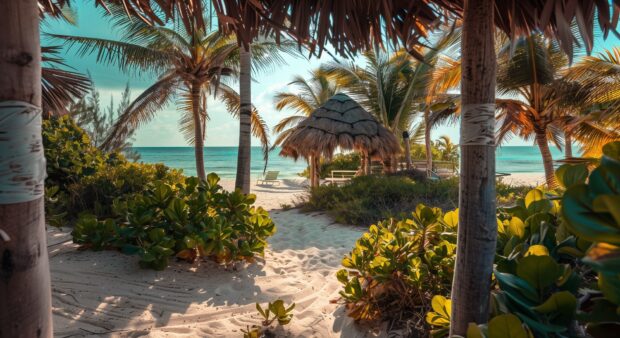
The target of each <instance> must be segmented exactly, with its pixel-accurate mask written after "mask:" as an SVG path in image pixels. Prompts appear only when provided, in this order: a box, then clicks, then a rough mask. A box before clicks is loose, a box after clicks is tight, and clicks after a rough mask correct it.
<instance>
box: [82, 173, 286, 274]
mask: <svg viewBox="0 0 620 338" xmlns="http://www.w3.org/2000/svg"><path fill="white" fill-rule="evenodd" d="M218 182H219V177H218V176H217V175H216V174H214V173H211V174H209V175H208V177H207V180H206V182H202V183H201V182H200V181H199V180H198V179H197V178H195V177H187V178H185V180H184V182H183V183H177V184H175V185H170V184H168V183H166V182H164V181H155V182H152V183H149V184H148V185H147V188H146V189H145V190H144V192H142V193H137V194H134V195H132V196H131V197H130V198H127V199H125V200H120V199H117V200H116V201H115V202H114V204H113V209H114V213H115V215H116V217H114V218H109V219H105V220H98V219H96V217H94V216H93V215H83V216H82V217H81V218H80V219H79V220H78V222H77V224H76V226H75V229H74V230H73V232H72V234H73V240H74V242H75V243H78V244H80V245H82V247H85V248H91V249H94V250H99V249H106V248H115V249H119V250H121V251H122V252H124V253H127V254H138V255H140V265H141V266H142V267H146V268H153V269H157V270H161V269H164V268H165V267H166V266H167V265H168V262H169V259H170V258H172V257H176V258H178V259H181V260H185V261H189V262H194V261H195V260H196V259H198V258H199V257H203V258H210V259H213V260H215V261H216V262H218V263H221V264H226V265H228V264H231V263H232V262H234V261H239V260H245V261H252V260H253V259H254V257H255V255H263V254H264V250H265V248H266V246H267V242H266V239H267V237H269V236H271V235H272V234H273V233H274V232H275V230H276V229H275V225H274V223H273V221H272V220H271V218H270V217H269V214H268V213H267V211H265V210H264V209H262V208H260V207H254V206H252V204H254V202H255V200H256V197H255V196H254V195H251V194H248V195H244V194H243V193H241V192H240V191H234V192H227V191H225V190H223V189H222V187H221V186H220V185H219V184H218Z"/></svg>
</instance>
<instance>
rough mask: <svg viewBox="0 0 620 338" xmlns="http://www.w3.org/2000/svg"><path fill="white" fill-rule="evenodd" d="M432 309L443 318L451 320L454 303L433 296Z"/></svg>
mask: <svg viewBox="0 0 620 338" xmlns="http://www.w3.org/2000/svg"><path fill="white" fill-rule="evenodd" d="M431 307H432V308H433V311H435V312H437V313H438V314H440V315H441V316H443V317H445V318H450V313H451V311H452V301H451V300H450V299H446V297H444V296H440V295H436V296H433V299H432V300H431Z"/></svg>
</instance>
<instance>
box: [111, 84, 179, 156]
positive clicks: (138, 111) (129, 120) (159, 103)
mask: <svg viewBox="0 0 620 338" xmlns="http://www.w3.org/2000/svg"><path fill="white" fill-rule="evenodd" d="M178 87H179V79H178V78H177V75H176V74H175V73H168V74H165V75H164V76H162V77H160V78H159V80H158V81H157V82H155V84H153V85H152V86H150V87H149V88H147V89H146V90H145V91H144V92H142V94H140V96H138V97H137V98H136V99H135V100H134V101H133V102H131V103H130V104H129V106H128V107H127V108H126V109H125V111H124V112H123V113H122V114H121V115H120V116H119V118H118V119H117V121H116V122H115V123H114V126H113V128H112V130H111V132H110V134H109V135H108V137H107V138H106V140H105V141H104V142H103V148H104V149H108V150H113V149H115V148H116V146H117V144H118V143H119V142H122V141H123V140H124V139H125V138H126V136H127V135H131V134H132V133H133V131H134V130H136V129H137V128H139V127H140V126H141V125H143V124H145V123H147V122H149V121H150V120H151V119H153V117H154V116H155V113H156V112H158V111H160V110H161V108H162V107H165V106H166V105H167V104H168V103H170V101H171V99H172V97H173V94H174V92H175V90H177V88H178Z"/></svg>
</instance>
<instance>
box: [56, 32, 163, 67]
mask: <svg viewBox="0 0 620 338" xmlns="http://www.w3.org/2000/svg"><path fill="white" fill-rule="evenodd" d="M49 36H50V37H52V38H54V39H57V40H61V41H63V42H64V44H65V46H67V47H68V49H69V50H71V49H73V48H76V53H77V55H78V56H86V55H90V54H96V57H97V62H102V63H105V64H110V65H116V66H118V67H119V68H120V69H121V70H122V71H125V72H130V71H135V70H138V71H153V72H162V71H166V70H167V69H169V68H170V66H171V59H170V58H171V55H170V54H169V53H167V52H164V51H160V50H155V49H152V48H148V47H144V46H140V45H137V44H133V43H129V42H123V41H115V40H108V39H99V38H90V37H82V36H72V35H61V34H49Z"/></svg>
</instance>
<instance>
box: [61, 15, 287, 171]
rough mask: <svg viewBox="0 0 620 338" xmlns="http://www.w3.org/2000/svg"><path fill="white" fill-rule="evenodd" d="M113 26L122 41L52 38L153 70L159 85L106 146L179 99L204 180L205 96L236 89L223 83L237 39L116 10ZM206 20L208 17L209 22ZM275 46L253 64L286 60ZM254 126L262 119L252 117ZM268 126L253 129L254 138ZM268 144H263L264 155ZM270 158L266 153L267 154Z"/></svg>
mask: <svg viewBox="0 0 620 338" xmlns="http://www.w3.org/2000/svg"><path fill="white" fill-rule="evenodd" d="M111 12H112V18H113V21H114V23H115V25H116V26H117V27H119V28H121V30H122V32H123V36H122V39H121V40H120V41H116V40H108V39H100V38H92V37H81V36H69V35H52V36H53V37H55V38H57V39H61V40H64V41H65V44H66V45H67V46H68V47H69V48H72V47H77V53H78V54H79V55H85V54H91V53H97V60H98V61H99V62H104V63H107V64H114V65H117V66H118V67H119V68H120V69H121V70H123V71H135V70H138V71H143V72H155V73H157V74H159V77H158V79H157V81H156V82H155V83H154V84H153V85H151V86H150V87H149V88H147V89H146V90H145V91H144V92H143V93H142V94H140V95H139V96H138V97H137V98H136V99H135V100H134V101H133V102H132V103H131V104H130V105H129V106H128V107H127V109H126V110H125V112H124V113H123V114H122V115H121V116H120V117H119V118H118V120H117V121H116V123H115V124H114V127H113V130H112V131H111V133H110V134H109V136H108V138H107V139H106V141H105V142H104V145H105V144H107V143H114V142H115V141H116V140H117V139H122V138H124V136H125V135H126V134H128V133H131V132H132V131H134V130H135V129H136V128H138V127H139V126H141V125H143V124H145V123H147V122H149V121H150V120H151V119H153V117H154V116H155V114H156V113H157V112H159V111H161V110H162V109H163V108H164V107H165V106H167V105H168V104H170V103H172V102H173V99H175V98H176V99H177V100H176V104H177V106H178V107H179V108H180V111H181V113H182V115H181V118H180V121H179V124H180V129H181V131H182V132H183V134H184V136H185V138H186V140H187V141H188V143H190V144H193V145H194V150H195V157H196V172H197V176H198V177H199V178H200V179H202V180H204V179H205V178H206V176H205V170H204V154H203V152H204V151H203V146H204V139H205V136H206V122H207V120H208V113H207V97H208V96H209V95H210V94H213V95H215V96H216V97H217V94H218V91H220V90H226V91H231V90H232V89H231V88H230V87H229V86H228V85H227V84H226V83H225V82H226V80H229V81H230V80H232V79H234V78H235V77H236V76H237V75H238V74H239V54H240V53H239V46H238V44H237V39H236V37H235V36H234V35H230V34H223V33H220V32H217V31H216V32H208V31H206V30H205V29H204V28H201V27H200V26H198V25H190V26H189V28H188V29H186V28H183V27H182V26H179V25H176V26H174V27H172V28H171V27H168V26H151V25H148V24H146V23H144V22H143V21H140V20H131V19H129V18H128V17H127V16H126V15H125V13H124V10H123V9H122V8H117V7H112V8H111ZM205 20H206V19H205ZM276 50H277V46H276V44H275V42H272V41H266V42H265V43H256V44H255V46H254V58H253V61H254V62H255V63H258V64H259V65H258V66H260V67H265V66H268V65H272V64H274V63H279V62H282V59H281V57H279V56H278V55H277V54H276V53H274V52H275V51H276ZM252 121H254V122H255V123H258V122H260V121H262V119H252ZM266 130H267V127H266V126H265V125H263V126H261V127H255V128H253V129H252V131H253V133H254V135H255V136H257V137H259V138H260V139H266V138H265V137H264V135H261V134H260V133H261V132H263V131H266ZM268 146H269V145H268V144H264V145H263V150H264V152H265V154H267V152H268ZM265 156H266V155H265Z"/></svg>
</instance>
